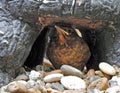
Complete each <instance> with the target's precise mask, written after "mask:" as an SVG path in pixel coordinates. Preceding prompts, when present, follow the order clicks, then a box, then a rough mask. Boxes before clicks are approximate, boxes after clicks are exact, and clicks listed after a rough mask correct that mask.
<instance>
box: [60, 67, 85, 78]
mask: <svg viewBox="0 0 120 93" xmlns="http://www.w3.org/2000/svg"><path fill="white" fill-rule="evenodd" d="M60 69H61V70H62V72H63V74H64V75H73V76H79V77H83V73H82V71H80V70H79V69H77V68H75V67H72V66H70V65H62V66H61V68H60Z"/></svg>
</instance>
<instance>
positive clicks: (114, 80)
mask: <svg viewBox="0 0 120 93" xmlns="http://www.w3.org/2000/svg"><path fill="white" fill-rule="evenodd" d="M112 81H113V82H116V85H118V86H120V77H119V76H113V77H112V79H110V80H109V82H112Z"/></svg>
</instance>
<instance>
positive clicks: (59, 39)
mask: <svg viewBox="0 0 120 93" xmlns="http://www.w3.org/2000/svg"><path fill="white" fill-rule="evenodd" d="M54 32H55V34H52V35H53V36H52V35H51V37H50V40H49V43H48V46H47V53H46V55H47V57H48V59H49V60H50V61H51V63H52V64H53V66H54V67H55V68H56V69H60V67H61V66H62V65H70V66H73V67H75V68H77V69H80V70H82V69H83V68H84V66H85V64H86V63H87V61H88V60H89V58H90V56H91V52H90V49H89V46H88V45H87V43H86V42H85V41H84V39H83V38H82V34H81V33H80V31H79V29H76V28H74V27H72V26H71V25H69V24H66V25H58V24H57V25H54V26H53V28H52V31H51V33H54Z"/></svg>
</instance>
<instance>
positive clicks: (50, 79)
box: [44, 74, 63, 82]
mask: <svg viewBox="0 0 120 93" xmlns="http://www.w3.org/2000/svg"><path fill="white" fill-rule="evenodd" d="M62 77H63V74H50V75H47V76H45V77H44V81H45V82H55V81H59V80H60V79H61V78H62Z"/></svg>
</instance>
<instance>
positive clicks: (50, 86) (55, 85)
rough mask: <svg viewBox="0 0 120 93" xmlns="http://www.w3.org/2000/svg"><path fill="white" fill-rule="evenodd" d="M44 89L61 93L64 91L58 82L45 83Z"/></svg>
mask: <svg viewBox="0 0 120 93" xmlns="http://www.w3.org/2000/svg"><path fill="white" fill-rule="evenodd" d="M46 88H52V89H55V90H58V91H61V92H62V91H64V87H63V85H61V84H60V83H59V82H56V83H47V84H46Z"/></svg>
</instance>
